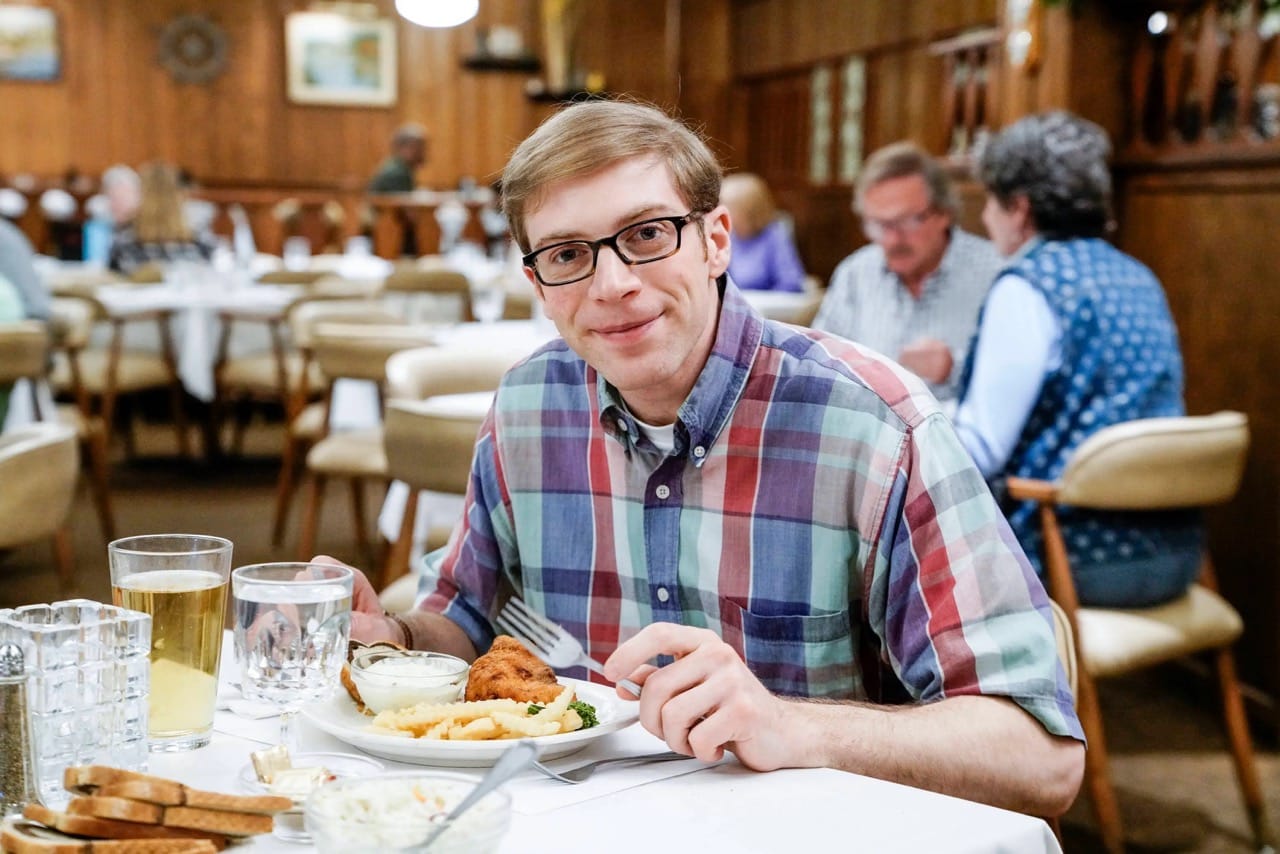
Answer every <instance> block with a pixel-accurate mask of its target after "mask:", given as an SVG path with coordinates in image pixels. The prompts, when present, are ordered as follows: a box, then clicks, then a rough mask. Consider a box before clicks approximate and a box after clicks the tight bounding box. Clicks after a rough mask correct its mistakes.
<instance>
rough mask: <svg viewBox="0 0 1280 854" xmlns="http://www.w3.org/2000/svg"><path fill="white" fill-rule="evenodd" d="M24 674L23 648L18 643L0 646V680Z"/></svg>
mask: <svg viewBox="0 0 1280 854" xmlns="http://www.w3.org/2000/svg"><path fill="white" fill-rule="evenodd" d="M22 672H23V661H22V647H20V646H18V645H17V644H16V643H6V644H3V645H0V678H4V677H6V676H21V675H22Z"/></svg>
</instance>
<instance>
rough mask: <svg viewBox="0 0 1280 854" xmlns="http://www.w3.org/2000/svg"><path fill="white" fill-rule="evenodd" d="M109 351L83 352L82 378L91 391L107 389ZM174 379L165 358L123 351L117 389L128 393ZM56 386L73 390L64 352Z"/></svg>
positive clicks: (59, 360) (58, 361)
mask: <svg viewBox="0 0 1280 854" xmlns="http://www.w3.org/2000/svg"><path fill="white" fill-rule="evenodd" d="M108 361H109V359H108V354H107V352H106V351H105V350H87V351H85V352H83V353H81V354H80V379H81V381H82V382H83V383H84V387H85V390H86V391H88V392H89V393H90V394H102V393H103V392H104V391H106V388H107V364H108ZM172 381H173V375H172V374H171V373H170V372H169V366H168V365H166V364H165V362H164V359H163V358H161V357H160V356H159V355H157V354H152V353H121V354H120V361H119V362H118V363H117V364H116V391H117V392H120V393H128V392H131V391H141V390H143V389H148V388H163V387H165V386H167V385H169V383H170V382H172ZM53 386H54V388H56V389H58V390H59V391H66V390H71V389H72V388H73V384H72V380H71V368H70V366H69V365H68V364H67V360H66V358H65V357H64V356H62V355H61V354H59V355H58V357H56V358H55V359H54V366H53Z"/></svg>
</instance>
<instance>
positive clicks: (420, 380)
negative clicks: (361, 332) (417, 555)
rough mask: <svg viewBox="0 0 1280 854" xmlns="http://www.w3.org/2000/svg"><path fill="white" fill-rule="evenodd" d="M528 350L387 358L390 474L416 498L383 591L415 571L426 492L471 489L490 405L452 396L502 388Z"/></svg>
mask: <svg viewBox="0 0 1280 854" xmlns="http://www.w3.org/2000/svg"><path fill="white" fill-rule="evenodd" d="M525 355H527V352H526V351H525V350H524V349H511V348H506V347H503V346H502V345H501V344H498V345H496V346H486V347H457V346H442V347H421V348H417V349H413V350H405V351H403V352H400V353H396V354H395V355H394V356H392V357H391V358H390V359H388V360H387V384H388V388H389V393H390V395H391V400H390V401H389V402H388V404H387V414H386V420H385V423H384V425H383V446H384V449H385V451H386V461H387V476H388V477H389V478H390V479H392V480H399V481H402V482H404V483H405V484H407V485H408V487H409V497H408V498H407V499H406V501H405V508H404V513H403V515H402V517H401V522H400V531H399V534H398V536H397V537H396V541H395V542H394V543H393V544H392V546H391V550H390V553H389V555H388V558H387V563H386V565H385V567H384V568H383V570H382V573H381V577H380V578H379V580H378V583H377V584H375V588H376V589H378V590H382V589H383V588H385V587H386V586H387V585H389V584H392V583H393V582H395V581H396V580H397V579H399V578H401V577H402V576H404V575H405V574H406V573H408V571H409V557H410V553H411V551H412V548H413V534H414V529H415V522H416V520H417V515H418V503H419V492H421V491H426V492H440V493H448V494H454V495H463V494H465V493H466V491H467V479H468V477H469V473H470V470H471V457H472V453H473V451H474V448H475V441H476V433H477V432H478V431H479V429H480V424H481V422H482V421H483V420H484V412H485V411H486V410H487V406H486V407H484V408H482V409H479V410H471V411H465V410H464V411H458V410H457V409H456V408H453V407H450V406H449V405H448V404H447V401H446V398H447V397H449V396H452V395H458V394H467V393H471V392H492V391H496V390H497V388H498V384H499V383H500V382H501V381H502V377H503V375H504V374H505V373H506V372H507V371H508V370H509V369H510V368H511V366H512V365H514V364H515V363H516V362H517V361H519V360H520V359H521V358H522V357H523V356H525ZM445 536H446V537H447V534H445ZM436 543H439V538H438V537H437V538H436ZM436 543H433V544H436Z"/></svg>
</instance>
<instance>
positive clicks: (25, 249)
mask: <svg viewBox="0 0 1280 854" xmlns="http://www.w3.org/2000/svg"><path fill="white" fill-rule="evenodd" d="M35 257H36V253H35V249H33V248H32V246H31V241H29V240H27V236H26V235H25V234H23V233H22V230H21V229H20V228H18V227H17V226H16V225H14V224H13V223H11V222H9V220H7V219H5V218H3V217H0V280H4V281H5V282H7V283H8V284H9V286H10V287H11V288H12V289H13V290H14V292H15V293H16V294H17V295H18V299H19V300H20V307H21V314H19V315H18V317H17V318H12V317H10V318H6V319H8V320H15V319H21V318H24V317H25V318H32V319H35V320H48V318H49V291H48V289H47V288H45V286H44V282H42V281H41V280H40V275H39V274H38V273H36V267H35Z"/></svg>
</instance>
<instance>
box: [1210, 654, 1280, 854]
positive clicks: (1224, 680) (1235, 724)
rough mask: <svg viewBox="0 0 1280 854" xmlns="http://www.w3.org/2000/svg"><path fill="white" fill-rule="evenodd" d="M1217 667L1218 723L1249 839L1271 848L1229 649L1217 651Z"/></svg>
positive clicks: (1256, 772) (1268, 829) (1259, 787)
mask: <svg viewBox="0 0 1280 854" xmlns="http://www.w3.org/2000/svg"><path fill="white" fill-rule="evenodd" d="M1217 665H1218V687H1219V689H1220V690H1221V691H1222V721H1223V724H1224V725H1225V726H1226V730H1227V739H1228V741H1229V742H1230V743H1231V758H1232V759H1233V760H1234V761H1235V766H1236V777H1237V778H1238V779H1239V781H1240V793H1241V794H1242V795H1243V796H1244V805H1245V810H1246V812H1248V815H1249V827H1250V828H1251V829H1252V830H1253V839H1254V842H1255V843H1256V845H1257V846H1258V847H1259V848H1262V847H1263V846H1267V845H1274V844H1275V842H1274V840H1275V836H1274V835H1273V833H1272V830H1271V824H1270V822H1269V821H1268V820H1267V810H1266V804H1265V802H1264V801H1263V799H1262V786H1261V784H1259V782H1258V768H1257V765H1256V764H1255V763H1254V761H1253V741H1252V739H1251V738H1250V737H1249V721H1248V718H1246V717H1245V713H1244V702H1243V701H1242V700H1241V699H1240V683H1239V681H1238V680H1237V679H1236V662H1235V656H1233V655H1232V654H1231V648H1230V647H1223V648H1222V649H1219V650H1218V652H1217Z"/></svg>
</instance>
